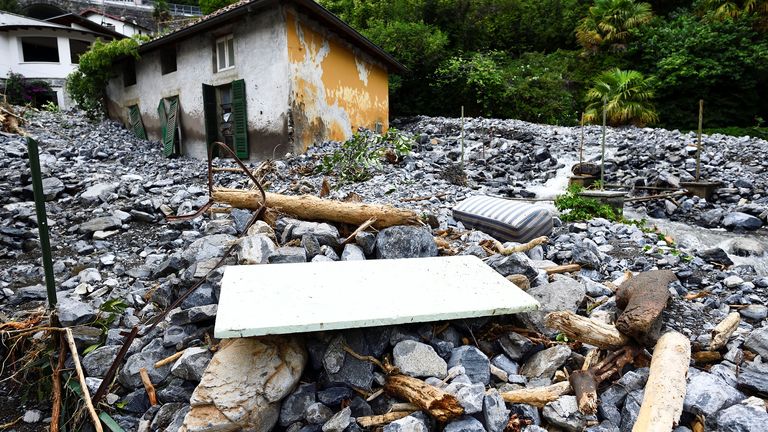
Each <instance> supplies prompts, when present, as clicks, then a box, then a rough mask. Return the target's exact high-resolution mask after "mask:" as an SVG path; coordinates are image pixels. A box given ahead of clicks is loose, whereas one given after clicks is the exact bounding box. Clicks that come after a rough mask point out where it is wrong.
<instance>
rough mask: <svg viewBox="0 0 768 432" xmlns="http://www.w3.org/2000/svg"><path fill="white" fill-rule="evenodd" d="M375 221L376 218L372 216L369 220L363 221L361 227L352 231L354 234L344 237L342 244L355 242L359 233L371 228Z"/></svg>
mask: <svg viewBox="0 0 768 432" xmlns="http://www.w3.org/2000/svg"><path fill="white" fill-rule="evenodd" d="M375 222H376V218H370V219H368V220H367V221H365V222H363V223H362V224H361V225H360V226H359V227H357V229H356V230H354V231H353V232H352V234H350V235H349V237H347V238H346V239H344V241H343V242H341V244H342V245H346V244H349V243H351V242H353V241H354V240H355V238H356V237H357V235H358V234H360V233H361V232H363V231H365V230H367V229H368V228H370V227H371V225H373V224H374V223H375Z"/></svg>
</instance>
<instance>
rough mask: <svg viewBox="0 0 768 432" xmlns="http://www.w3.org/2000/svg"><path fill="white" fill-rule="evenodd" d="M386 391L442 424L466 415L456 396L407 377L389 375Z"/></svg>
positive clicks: (385, 386)
mask: <svg viewBox="0 0 768 432" xmlns="http://www.w3.org/2000/svg"><path fill="white" fill-rule="evenodd" d="M384 391H385V392H386V393H388V394H390V395H392V396H396V397H399V398H402V399H404V400H407V401H408V402H410V403H412V404H414V405H416V406H418V407H419V408H420V409H421V410H423V411H425V412H427V413H428V414H429V415H431V416H432V417H434V418H435V419H437V420H438V421H440V422H448V421H450V420H451V419H454V418H456V417H459V416H461V415H462V414H464V408H462V406H461V405H460V404H459V401H458V399H456V397H455V396H453V395H452V394H450V393H447V392H445V391H444V390H442V389H439V388H437V387H435V386H432V385H429V384H427V383H425V382H424V381H422V380H420V379H417V378H413V377H410V376H407V375H389V376H388V377H387V381H386V383H385V384H384Z"/></svg>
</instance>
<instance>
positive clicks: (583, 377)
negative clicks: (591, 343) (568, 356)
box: [568, 345, 642, 415]
mask: <svg viewBox="0 0 768 432" xmlns="http://www.w3.org/2000/svg"><path fill="white" fill-rule="evenodd" d="M641 353H642V349H641V348H640V347H637V346H634V345H628V346H624V347H622V348H621V349H619V350H617V351H614V352H613V353H611V354H610V355H609V356H608V357H606V358H605V359H604V360H603V361H601V362H600V363H598V364H596V365H594V366H590V367H589V368H587V369H583V370H577V371H574V372H573V373H572V374H571V376H570V377H569V378H568V380H569V382H570V384H571V387H572V388H573V392H574V393H575V394H576V403H577V404H578V406H579V411H581V412H582V413H584V414H589V415H591V414H595V413H596V412H597V388H598V387H599V386H600V384H601V383H602V382H603V381H605V380H607V379H608V378H610V377H612V376H613V375H615V374H617V373H619V372H621V370H622V369H624V366H626V365H628V364H630V363H632V362H634V361H635V358H636V357H637V356H639V355H640V354H641Z"/></svg>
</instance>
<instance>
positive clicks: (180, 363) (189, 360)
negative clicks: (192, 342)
mask: <svg viewBox="0 0 768 432" xmlns="http://www.w3.org/2000/svg"><path fill="white" fill-rule="evenodd" d="M212 356H213V354H211V352H210V351H209V350H208V349H206V348H199V347H191V348H187V349H186V350H184V354H182V355H181V357H179V359H178V360H176V362H175V363H174V364H173V366H171V373H172V374H173V375H174V376H177V377H179V378H183V379H185V380H187V381H195V382H199V381H200V378H202V376H203V372H205V368H206V367H208V363H209V362H210V361H211V357H212Z"/></svg>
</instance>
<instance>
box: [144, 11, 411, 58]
mask: <svg viewBox="0 0 768 432" xmlns="http://www.w3.org/2000/svg"><path fill="white" fill-rule="evenodd" d="M280 3H294V4H296V5H297V6H299V7H300V8H301V10H302V11H304V12H306V13H308V14H309V15H311V16H312V17H313V18H314V19H316V20H318V21H320V22H322V23H323V24H325V25H327V26H328V27H330V28H332V29H334V30H335V31H337V32H338V33H339V34H340V35H341V36H343V37H345V38H347V39H348V40H349V41H350V42H352V43H353V44H354V45H356V46H358V47H360V48H362V49H363V50H364V51H366V52H367V53H368V54H370V55H371V56H373V57H374V58H376V59H377V60H379V61H381V62H382V63H384V64H385V65H386V67H387V69H388V70H390V71H394V72H405V71H407V69H406V67H405V66H403V65H402V64H401V63H400V62H398V61H397V60H396V59H395V58H394V57H392V56H391V55H390V54H388V53H387V52H385V51H384V50H383V49H381V48H380V47H379V46H377V45H376V44H374V43H373V42H371V41H370V40H368V39H367V38H366V37H365V36H363V35H361V34H360V33H359V32H357V31H356V30H355V29H353V28H352V27H350V26H349V25H348V24H347V23H345V22H344V21H342V20H341V19H340V18H339V17H337V16H336V15H334V14H333V13H331V12H330V11H329V10H328V9H326V8H324V7H323V6H321V5H319V4H318V3H316V2H315V1H313V0H240V1H238V2H235V3H233V4H231V5H229V6H225V7H223V8H221V9H219V10H217V11H215V12H213V13H211V14H208V15H205V16H203V17H201V18H199V19H198V20H196V21H193V22H191V23H189V24H188V25H186V26H184V27H182V28H180V29H178V30H176V31H174V32H171V33H168V34H166V35H163V36H160V37H158V38H156V39H153V40H151V41H149V42H147V43H144V44H142V45H141V46H139V53H142V52H148V51H153V50H155V49H158V48H160V47H162V46H165V45H168V44H172V43H175V42H178V41H181V40H183V39H186V38H188V37H190V36H193V35H195V34H198V33H200V32H204V31H206V30H208V29H210V28H213V27H216V26H218V25H220V24H222V23H224V22H227V21H230V20H232V19H234V18H237V17H239V16H241V15H245V14H248V13H251V12H255V11H257V10H260V9H264V8H267V7H270V6H275V5H278V4H280Z"/></svg>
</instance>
